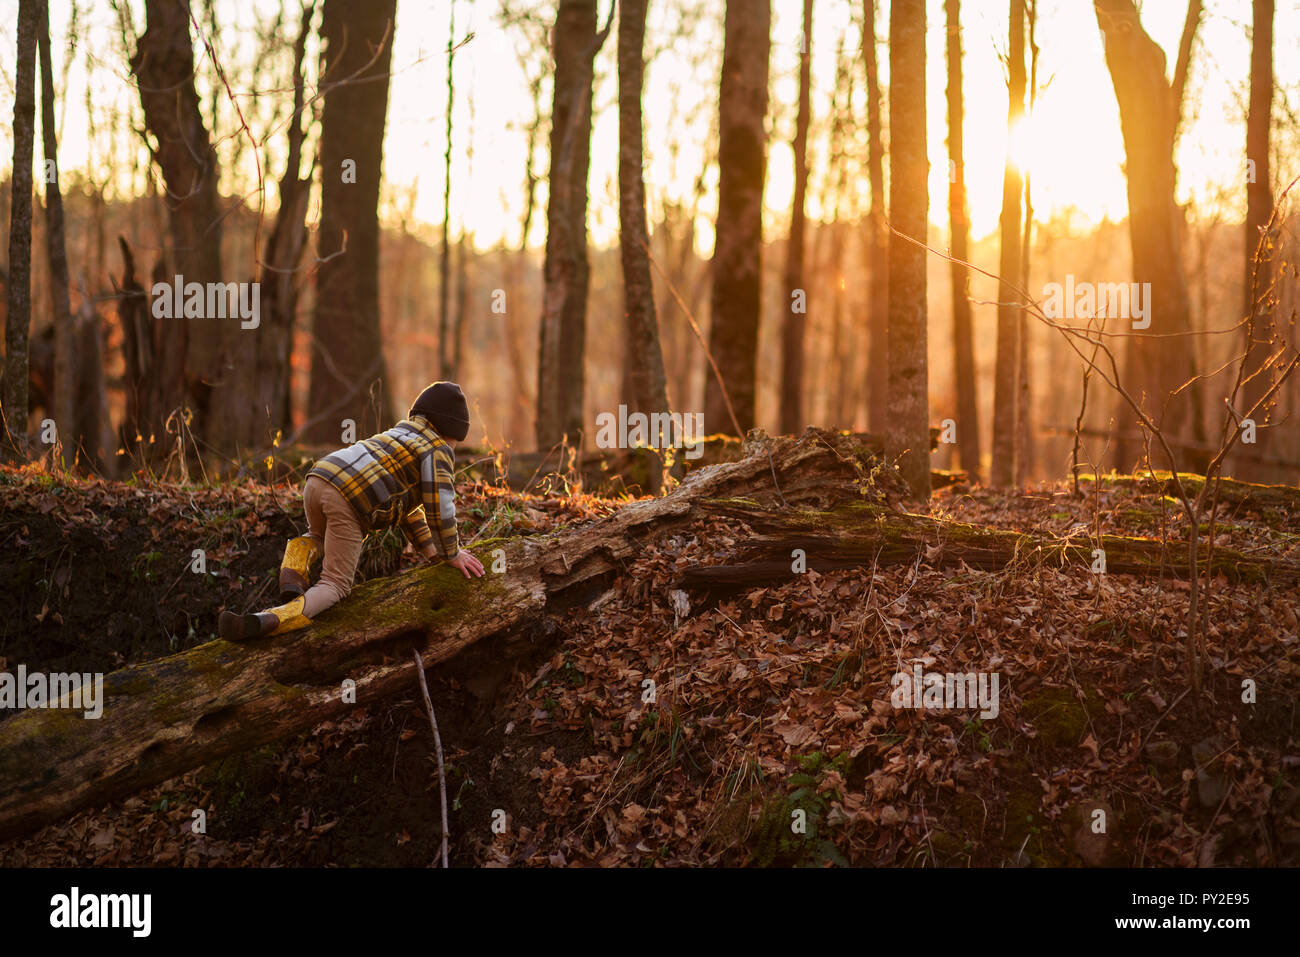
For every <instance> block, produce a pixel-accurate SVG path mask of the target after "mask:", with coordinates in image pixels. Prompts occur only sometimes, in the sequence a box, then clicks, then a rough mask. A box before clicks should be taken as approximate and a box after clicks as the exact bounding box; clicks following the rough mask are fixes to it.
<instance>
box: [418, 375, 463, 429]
mask: <svg viewBox="0 0 1300 957" xmlns="http://www.w3.org/2000/svg"><path fill="white" fill-rule="evenodd" d="M410 414H411V415H412V416H415V415H422V416H424V417H425V418H426V419H428V420H429V422H430V423H431V424H432V425H433V427H434V428H435V429H437V430H438V434H439V435H441V436H443V437H444V438H448V439H455V440H456V441H457V442H463V441H465V436H467V435H469V403H467V402H466V401H465V393H464V392H462V391H461V390H460V386H458V385H457V384H456V383H454V382H435V383H433V384H432V385H430V386H429V387H428V388H426V389H425V390H424V391H423V392H421V393H420V395H419V398H417V399H416V400H415V404H414V405H412V406H411V413H410ZM408 418H409V416H408Z"/></svg>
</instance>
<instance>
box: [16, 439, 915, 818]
mask: <svg viewBox="0 0 1300 957" xmlns="http://www.w3.org/2000/svg"><path fill="white" fill-rule="evenodd" d="M746 452H747V455H746V457H745V458H743V459H741V460H739V461H736V462H729V463H723V464H720V465H715V466H712V467H709V468H704V469H699V470H698V471H693V472H692V473H691V474H689V475H688V476H687V478H686V480H685V481H684V482H683V483H682V485H681V486H679V487H678V488H676V489H675V490H674V491H673V492H672V493H671V494H669V495H666V496H664V497H662V498H657V499H649V500H644V501H639V502H634V503H632V504H629V505H626V506H624V507H623V508H621V509H619V510H618V511H617V512H615V513H613V514H612V515H610V516H608V517H606V518H604V519H601V520H598V521H595V522H592V523H590V524H588V525H585V526H581V527H578V528H574V529H571V530H566V531H563V532H560V533H557V534H552V535H547V536H538V537H532V538H524V539H510V540H496V541H485V542H480V543H478V544H477V545H476V546H475V547H474V548H473V551H475V552H476V553H477V554H478V555H479V557H480V558H481V559H482V560H483V563H484V566H485V567H486V568H488V569H491V568H492V566H493V564H494V563H495V564H496V565H497V567H502V566H501V564H500V561H501V560H504V569H505V570H504V572H503V573H502V574H494V573H492V572H491V571H489V572H488V574H487V575H485V576H484V577H483V578H481V579H477V580H474V581H467V580H466V579H465V578H464V577H463V576H462V575H461V573H460V572H458V571H456V570H455V569H452V568H449V567H447V566H446V565H439V566H435V567H428V566H425V567H421V568H416V569H412V570H410V571H408V572H406V573H404V574H402V575H398V576H395V577H392V578H386V579H381V580H376V581H371V582H367V583H364V584H362V585H361V586H359V587H358V588H357V589H356V590H355V591H354V592H353V594H352V596H351V597H349V598H348V599H347V600H346V601H345V602H343V603H341V604H340V605H337V606H335V607H334V608H332V609H330V610H329V611H327V612H325V613H324V614H322V615H321V616H320V617H319V618H318V619H317V621H316V622H315V624H314V625H313V626H312V627H310V628H308V629H305V630H303V631H300V632H296V633H293V634H290V635H285V636H281V637H275V638H264V639H260V640H257V641H252V642H247V643H243V644H231V643H229V642H226V641H221V640H218V641H213V642H209V643H208V644H205V645H202V646H200V647H198V648H194V649H191V650H190V651H187V652H184V653H181V654H177V655H172V656H170V657H167V658H162V659H158V660H155V661H149V662H145V663H142V664H138V665H135V666H133V667H129V668H126V669H123V670H121V671H116V672H113V673H112V674H109V675H107V676H105V680H104V700H103V701H102V702H101V703H102V705H103V716H102V718H100V719H99V720H93V719H86V718H83V717H82V715H81V713H80V712H74V711H71V710H68V709H67V708H66V707H65V708H51V709H33V710H25V711H19V712H17V713H16V714H14V715H13V716H12V717H10V718H8V719H7V720H4V721H0V838H4V837H8V836H12V835H15V834H18V833H22V832H24V831H28V830H31V829H34V828H36V827H39V826H41V825H43V824H48V823H50V822H52V821H55V820H58V819H59V818H61V817H63V816H66V815H67V814H70V813H71V812H73V811H75V810H77V809H79V808H82V807H86V806H88V805H92V804H98V803H103V802H105V801H110V800H113V799H116V798H120V797H124V796H126V795H130V794H132V793H135V792H137V791H139V790H141V789H143V788H146V787H149V786H151V785H154V784H158V783H160V782H162V781H166V780H168V779H169V778H172V777H175V776H177V775H179V774H181V773H183V772H185V771H188V770H190V769H192V768H195V767H198V766H200V765H203V764H207V763H210V762H212V761H215V760H217V759H219V758H222V757H225V756H227V755H230V754H233V753H236V752H239V751H243V750H247V749H250V748H255V747H259V746H261V745H265V744H268V743H271V742H274V741H277V740H280V739H283V738H285V737H288V736H290V735H292V734H295V733H300V732H303V731H306V730H309V729H311V728H312V727H314V726H315V725H316V724H318V723H320V722H321V721H324V720H326V719H328V718H330V717H331V716H333V715H336V714H338V713H340V712H342V711H344V710H346V709H347V708H348V707H349V706H350V705H349V703H347V702H346V701H345V697H346V696H345V694H344V682H351V683H352V687H353V688H354V690H355V701H356V702H358V703H365V702H373V701H376V700H379V699H381V698H382V697H383V696H385V695H389V694H391V693H394V692H397V691H399V690H401V689H402V688H404V687H407V686H410V685H411V683H412V682H413V681H414V678H415V676H414V665H413V664H412V663H411V662H412V652H413V651H418V652H419V653H420V655H421V656H422V657H423V659H424V661H425V662H426V664H428V665H430V666H431V665H434V664H437V663H438V662H442V661H446V660H447V659H448V658H450V657H452V656H453V655H455V654H456V653H457V652H459V651H460V650H461V649H463V648H465V647H466V646H468V645H470V644H472V643H474V642H477V641H479V640H481V639H483V638H487V637H489V636H493V635H501V634H512V633H514V634H519V633H529V631H530V629H534V628H537V627H538V626H539V625H542V624H543V623H544V621H545V619H546V617H547V615H548V614H549V613H553V612H556V611H560V610H563V609H565V608H568V607H572V605H573V604H575V603H584V602H586V601H590V600H591V599H592V598H594V597H595V596H596V595H598V594H600V593H601V592H602V591H603V590H604V589H605V588H606V587H607V586H608V584H609V582H610V581H611V580H612V579H613V577H614V576H615V575H617V574H618V573H619V572H620V571H621V570H622V568H623V567H624V563H625V562H627V561H629V560H633V559H635V558H636V557H637V556H638V554H639V553H640V551H641V548H642V544H643V542H644V541H645V540H646V539H647V538H648V537H651V536H657V535H659V534H662V533H670V532H672V531H673V530H675V529H678V528H680V527H683V526H684V525H686V524H687V523H689V522H690V521H692V520H693V519H694V518H695V517H696V516H697V514H698V511H697V506H698V504H699V503H700V502H701V501H703V500H706V499H720V498H726V497H731V496H738V495H743V496H745V499H746V502H748V503H753V504H757V505H759V506H761V505H763V504H764V503H766V504H769V505H777V504H782V503H784V504H786V505H788V506H791V507H802V508H829V507H833V506H834V505H836V504H838V503H840V502H842V501H844V500H846V499H861V498H863V497H864V493H866V495H867V497H870V498H873V499H874V500H876V501H877V502H878V503H879V502H886V501H890V500H896V499H897V497H898V496H899V495H900V494H901V493H902V491H903V487H902V485H901V482H899V480H898V478H897V476H896V474H895V473H894V472H893V471H892V470H889V469H887V468H883V467H880V462H879V460H878V459H877V457H876V455H875V453H874V451H873V450H872V449H870V448H866V447H864V446H863V444H862V443H859V442H855V441H854V440H853V439H852V438H851V437H849V436H847V435H842V434H837V433H831V432H817V431H813V430H809V431H808V432H806V433H804V435H803V436H801V437H800V438H799V439H798V440H796V439H792V438H778V439H768V438H766V437H764V436H761V434H760V435H757V436H756V437H754V438H753V439H752V440H751V441H747V443H746ZM498 549H500V551H499V552H498V551H497V550H498ZM65 704H66V702H65Z"/></svg>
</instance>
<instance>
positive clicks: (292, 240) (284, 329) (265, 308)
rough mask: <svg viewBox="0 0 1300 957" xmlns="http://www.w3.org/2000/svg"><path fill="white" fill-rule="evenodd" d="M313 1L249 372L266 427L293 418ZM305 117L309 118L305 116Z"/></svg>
mask: <svg viewBox="0 0 1300 957" xmlns="http://www.w3.org/2000/svg"><path fill="white" fill-rule="evenodd" d="M315 9H316V8H315V6H314V5H312V6H307V7H304V8H303V13H302V22H301V23H300V24H299V27H298V38H297V41H296V42H295V44H294V62H293V118H292V121H291V122H290V124H289V155H288V157H287V158H286V159H285V165H284V175H283V176H282V177H281V178H280V209H279V211H278V212H277V213H276V216H275V226H274V227H273V228H272V230H271V238H270V241H269V242H268V243H267V249H266V254H265V261H264V262H263V264H262V270H261V287H262V288H261V308H262V319H261V322H262V324H261V326H260V327H259V330H258V338H257V374H256V375H255V376H254V377H253V380H252V383H251V385H252V387H253V390H254V391H253V403H252V406H253V408H254V409H255V410H256V411H257V414H258V416H259V421H260V416H262V415H265V416H266V425H267V428H268V429H269V431H270V433H271V434H272V435H274V434H275V433H276V432H281V433H287V432H289V431H290V427H291V425H292V422H293V416H292V410H291V407H290V389H289V380H290V365H289V360H290V356H291V355H292V353H293V328H294V324H295V322H296V321H297V315H298V285H299V283H300V281H301V274H300V273H299V272H298V264H299V262H300V261H301V260H302V251H303V249H304V247H305V246H306V244H307V203H308V200H309V199H310V197H311V177H312V174H311V171H310V170H309V171H308V174H307V176H306V177H305V178H300V177H299V173H300V171H301V167H302V145H303V138H304V136H305V134H306V126H307V122H306V121H305V120H304V118H303V117H302V112H303V104H304V99H305V97H304V88H303V82H304V80H303V60H304V58H305V56H306V51H307V39H308V37H309V36H310V35H311V21H312V17H313V15H314V13H315ZM308 119H309V118H308Z"/></svg>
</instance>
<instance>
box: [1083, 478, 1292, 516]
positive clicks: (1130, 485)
mask: <svg viewBox="0 0 1300 957" xmlns="http://www.w3.org/2000/svg"><path fill="white" fill-rule="evenodd" d="M1178 477H1179V479H1180V480H1181V481H1182V484H1183V490H1184V491H1185V492H1186V493H1187V494H1188V495H1189V496H1191V497H1192V498H1193V499H1195V498H1196V496H1197V495H1199V494H1200V493H1201V489H1203V488H1204V487H1205V476H1204V475H1194V474H1190V473H1187V474H1184V473H1182V472H1180V473H1178ZM1096 481H1097V477H1096V476H1095V475H1080V476H1079V484H1080V486H1082V485H1084V484H1085V483H1086V484H1088V485H1092V484H1093V483H1095V482H1096ZM1101 487H1102V490H1103V491H1104V490H1106V489H1108V488H1119V489H1130V490H1133V491H1138V492H1150V493H1152V494H1155V495H1168V496H1170V497H1172V498H1175V499H1176V498H1177V497H1178V483H1177V482H1175V481H1174V477H1173V474H1172V473H1171V472H1165V471H1155V472H1138V473H1136V474H1134V475H1103V476H1102V477H1101ZM1089 492H1091V489H1089ZM1213 495H1214V489H1213V488H1211V489H1210V494H1209V495H1207V496H1206V499H1205V504H1206V509H1207V510H1208V508H1209V503H1210V498H1211V497H1213ZM1237 506H1240V507H1242V508H1247V509H1251V510H1254V511H1266V510H1269V509H1279V510H1281V511H1284V512H1291V513H1300V488H1295V487H1294V486H1291V485H1257V484H1255V483H1254V482H1242V481H1239V480H1237V479H1231V478H1220V479H1219V507H1220V509H1223V508H1225V507H1226V508H1233V507H1237Z"/></svg>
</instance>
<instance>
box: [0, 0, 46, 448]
mask: <svg viewBox="0 0 1300 957" xmlns="http://www.w3.org/2000/svg"><path fill="white" fill-rule="evenodd" d="M43 7H44V3H43V2H42V0H19V3H18V53H17V76H16V77H15V78H14V91H15V92H14V159H13V176H12V181H11V183H10V186H9V188H10V212H9V276H8V280H7V282H6V283H5V286H6V293H7V303H6V305H7V310H8V311H7V312H6V313H5V365H4V391H3V396H4V403H3V405H4V409H3V411H4V426H5V429H6V431H7V433H8V435H7V444H8V445H9V447H10V449H11V450H12V451H14V452H16V453H23V452H25V451H26V449H27V376H28V369H27V337H28V334H29V332H30V330H31V324H32V286H31V283H32V146H33V143H32V141H33V138H34V137H35V135H36V133H35V125H36V33H37V24H38V21H39V17H40V12H41V10H42V8H43Z"/></svg>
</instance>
